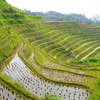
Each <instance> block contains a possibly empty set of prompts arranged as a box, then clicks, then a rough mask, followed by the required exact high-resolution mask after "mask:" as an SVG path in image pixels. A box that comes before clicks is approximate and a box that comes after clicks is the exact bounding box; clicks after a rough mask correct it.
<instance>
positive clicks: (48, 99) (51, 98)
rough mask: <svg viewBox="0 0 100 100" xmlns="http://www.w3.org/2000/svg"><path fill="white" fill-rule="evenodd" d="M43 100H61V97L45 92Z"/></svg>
mask: <svg viewBox="0 0 100 100" xmlns="http://www.w3.org/2000/svg"><path fill="white" fill-rule="evenodd" d="M44 100H61V97H59V96H56V95H52V94H47V93H45V95H44Z"/></svg>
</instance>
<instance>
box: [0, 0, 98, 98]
mask: <svg viewBox="0 0 100 100" xmlns="http://www.w3.org/2000/svg"><path fill="white" fill-rule="evenodd" d="M0 4H1V5H0V12H1V15H0V73H1V75H0V83H2V84H3V85H5V86H7V88H10V89H11V90H14V92H15V93H18V94H19V95H21V96H22V97H23V98H27V99H26V100H30V99H32V100H41V98H38V97H37V96H35V95H33V94H31V93H30V92H29V91H27V90H26V89H25V88H24V87H23V86H22V85H21V84H19V83H18V82H14V81H13V80H11V79H10V78H7V76H3V75H2V70H3V67H5V65H7V64H8V63H9V62H10V61H11V59H12V58H13V56H14V55H15V54H16V52H18V54H19V56H20V57H21V58H22V59H23V61H24V63H25V64H27V65H28V67H29V68H30V69H31V71H32V72H34V73H35V74H36V75H38V76H39V77H40V78H41V79H43V80H45V81H47V82H48V81H49V82H51V83H55V84H63V85H68V86H76V87H81V88H85V89H87V90H88V91H90V92H91V93H92V96H91V97H90V98H89V100H96V99H97V100H99V99H98V98H99V92H100V86H99V85H100V80H98V79H99V78H100V40H99V39H100V27H98V26H94V25H92V24H85V23H80V22H79V21H81V22H84V21H88V22H89V20H87V19H85V16H82V15H76V14H70V15H68V16H69V17H68V16H67V19H66V17H65V16H64V18H65V20H67V21H63V22H61V21H58V19H59V18H57V19H55V20H57V21H52V22H46V21H45V20H44V18H42V17H41V16H36V15H35V16H32V15H27V13H26V12H23V11H21V10H19V9H17V8H15V7H12V6H11V5H9V4H8V3H7V2H6V1H5V0H0ZM52 13H53V12H48V16H49V15H50V14H52ZM54 15H55V12H54ZM59 15H60V14H59ZM61 16H63V15H61ZM74 16H76V17H75V19H77V21H78V22H77V21H75V20H74ZM50 17H51V16H50ZM55 18H56V16H55ZM81 18H82V20H81ZM72 19H73V20H74V21H73V20H72ZM83 19H84V20H83ZM68 20H70V21H68ZM89 23H91V22H89ZM54 76H55V77H54ZM97 80H98V81H97ZM96 83H97V84H96ZM17 87H19V88H17ZM95 87H96V88H95ZM60 99H61V98H60V97H59V96H55V95H52V94H45V100H60Z"/></svg>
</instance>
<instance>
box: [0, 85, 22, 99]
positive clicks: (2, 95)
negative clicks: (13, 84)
mask: <svg viewBox="0 0 100 100" xmlns="http://www.w3.org/2000/svg"><path fill="white" fill-rule="evenodd" d="M0 100H23V98H19V95H16V94H15V93H14V92H13V91H12V92H10V91H9V90H8V89H7V88H6V87H4V86H3V85H1V84H0Z"/></svg>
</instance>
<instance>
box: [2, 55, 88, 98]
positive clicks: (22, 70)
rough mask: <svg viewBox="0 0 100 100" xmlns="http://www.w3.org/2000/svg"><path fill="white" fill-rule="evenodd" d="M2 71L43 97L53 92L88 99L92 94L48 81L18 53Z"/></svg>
mask: <svg viewBox="0 0 100 100" xmlns="http://www.w3.org/2000/svg"><path fill="white" fill-rule="evenodd" d="M2 73H5V74H6V75H7V76H9V77H10V78H12V79H13V80H15V81H17V82H19V83H20V84H22V85H23V86H24V87H26V89H27V90H29V91H30V92H31V93H33V94H35V95H37V96H39V97H43V94H44V93H51V94H55V95H58V96H61V97H62V100H86V99H87V98H88V96H89V95H90V94H89V92H87V91H86V90H85V89H82V88H77V87H69V86H62V85H56V84H54V83H48V82H46V81H44V80H41V79H39V78H38V77H37V75H35V74H33V73H31V70H30V69H29V68H27V66H26V65H25V64H24V63H23V61H22V60H21V59H20V58H19V57H18V55H17V54H16V55H15V57H14V58H13V59H12V61H11V62H10V63H9V64H8V65H7V66H5V68H4V70H3V72H2Z"/></svg>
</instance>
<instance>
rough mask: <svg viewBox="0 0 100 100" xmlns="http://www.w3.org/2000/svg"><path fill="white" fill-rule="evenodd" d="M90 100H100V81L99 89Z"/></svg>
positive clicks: (98, 82)
mask: <svg viewBox="0 0 100 100" xmlns="http://www.w3.org/2000/svg"><path fill="white" fill-rule="evenodd" d="M88 100H100V79H99V80H98V81H97V87H96V89H95V91H94V92H93V94H91V96H90V98H89V99H88Z"/></svg>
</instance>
